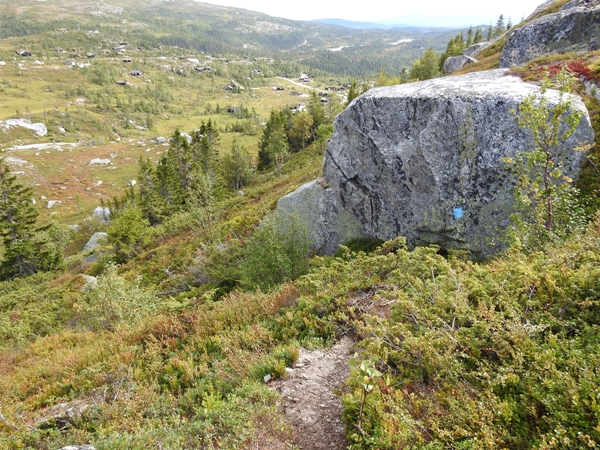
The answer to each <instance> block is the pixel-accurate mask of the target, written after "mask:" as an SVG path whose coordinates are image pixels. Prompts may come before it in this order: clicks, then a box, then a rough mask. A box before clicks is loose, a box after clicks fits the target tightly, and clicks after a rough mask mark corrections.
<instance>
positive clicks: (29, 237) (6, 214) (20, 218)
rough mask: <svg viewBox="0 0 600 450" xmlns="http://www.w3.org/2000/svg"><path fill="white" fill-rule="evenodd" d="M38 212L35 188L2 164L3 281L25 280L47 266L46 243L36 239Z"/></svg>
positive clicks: (0, 273)
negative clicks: (33, 200)
mask: <svg viewBox="0 0 600 450" xmlns="http://www.w3.org/2000/svg"><path fill="white" fill-rule="evenodd" d="M38 216H39V212H38V211H37V210H36V208H35V206H34V205H33V203H32V189H31V187H28V186H24V185H23V184H21V183H19V182H18V181H17V177H16V175H13V174H12V173H11V172H10V168H9V167H8V165H7V164H6V163H5V162H4V161H2V162H0V237H1V239H2V244H3V246H4V258H3V260H2V262H1V263H0V278H1V279H3V280H6V279H12V278H15V277H24V276H27V275H31V274H34V273H36V272H37V271H38V270H39V268H40V267H42V266H47V264H45V263H44V261H42V260H41V259H43V257H44V256H43V255H44V252H42V250H43V248H44V247H45V246H46V244H47V243H46V242H44V241H43V240H42V241H40V239H36V234H37V233H38V232H39V231H41V229H38V228H36V222H37V218H38Z"/></svg>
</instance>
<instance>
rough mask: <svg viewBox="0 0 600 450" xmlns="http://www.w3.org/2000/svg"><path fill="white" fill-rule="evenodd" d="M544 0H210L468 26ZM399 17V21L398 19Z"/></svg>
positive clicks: (292, 15)
mask: <svg viewBox="0 0 600 450" xmlns="http://www.w3.org/2000/svg"><path fill="white" fill-rule="evenodd" d="M543 2H544V0H502V1H495V0H492V1H490V0H426V1H423V0H369V1H366V2H365V1H364V0H343V1H342V0H328V1H323V0H250V1H249V0H209V1H205V3H212V4H215V5H223V6H234V7H238V8H244V9H249V10H251V11H259V12H263V13H266V14H269V15H271V16H277V17H284V18H287V19H293V20H311V19H325V18H336V19H346V20H353V21H359V22H381V21H386V22H388V21H390V20H391V19H394V20H393V21H394V22H395V23H403V20H402V19H405V20H404V22H408V21H410V20H413V21H414V20H417V18H421V20H425V21H426V20H427V19H424V18H423V17H424V16H430V17H431V21H432V22H435V23H431V24H430V25H436V26H439V25H440V23H439V22H440V20H441V21H442V22H447V25H448V26H468V25H478V24H489V23H490V22H495V21H496V19H497V18H498V16H499V15H500V14H504V16H505V17H511V18H512V21H513V23H516V22H519V21H520V20H521V18H522V17H523V16H525V17H526V16H528V15H529V14H531V13H532V12H533V10H534V9H535V8H536V7H537V6H538V5H540V4H541V3H543ZM396 19H397V20H396Z"/></svg>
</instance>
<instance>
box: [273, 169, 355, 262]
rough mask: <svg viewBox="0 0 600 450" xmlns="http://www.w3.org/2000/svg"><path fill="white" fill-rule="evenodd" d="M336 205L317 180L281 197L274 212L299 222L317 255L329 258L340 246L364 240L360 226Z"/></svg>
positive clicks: (332, 192)
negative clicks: (293, 217)
mask: <svg viewBox="0 0 600 450" xmlns="http://www.w3.org/2000/svg"><path fill="white" fill-rule="evenodd" d="M338 202H339V200H338V199H337V197H336V196H335V193H334V191H333V190H331V189H329V186H327V184H326V182H325V180H324V179H323V178H319V179H317V180H315V181H311V182H310V183H307V184H305V185H303V186H301V187H299V188H298V189H296V190H295V191H294V192H292V193H290V194H288V195H286V196H284V197H281V198H280V199H279V201H278V202H277V212H278V213H279V214H283V215H285V216H290V215H294V216H295V217H296V218H297V219H298V220H301V221H302V223H303V225H304V226H305V227H306V229H307V230H308V232H309V238H310V239H311V241H312V244H313V247H314V251H315V252H316V253H318V254H332V253H335V251H336V250H337V249H338V246H339V244H340V243H343V242H346V241H348V240H350V239H352V238H356V237H366V235H365V233H364V232H363V229H362V226H361V225H360V224H359V223H358V222H357V221H356V219H354V217H352V215H351V214H350V213H349V212H348V211H346V210H345V209H344V208H342V207H340V206H339V204H338Z"/></svg>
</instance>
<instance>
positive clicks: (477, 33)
mask: <svg viewBox="0 0 600 450" xmlns="http://www.w3.org/2000/svg"><path fill="white" fill-rule="evenodd" d="M481 41H483V33H482V32H481V30H480V29H479V28H477V31H475V37H474V38H473V44H479V43H480V42H481Z"/></svg>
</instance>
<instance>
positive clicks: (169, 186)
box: [156, 155, 185, 218]
mask: <svg viewBox="0 0 600 450" xmlns="http://www.w3.org/2000/svg"><path fill="white" fill-rule="evenodd" d="M156 186H157V188H158V198H157V200H158V201H159V204H158V205H157V212H158V214H159V216H160V217H161V218H164V217H168V216H169V215H171V214H173V213H175V212H179V211H180V210H181V209H182V207H183V204H184V202H185V193H184V190H183V188H182V186H181V182H180V178H179V174H178V172H177V168H176V167H175V166H174V165H173V164H172V162H171V160H170V159H169V158H168V157H167V156H166V155H165V156H163V157H162V158H161V159H160V161H159V162H158V165H157V166H156Z"/></svg>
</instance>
